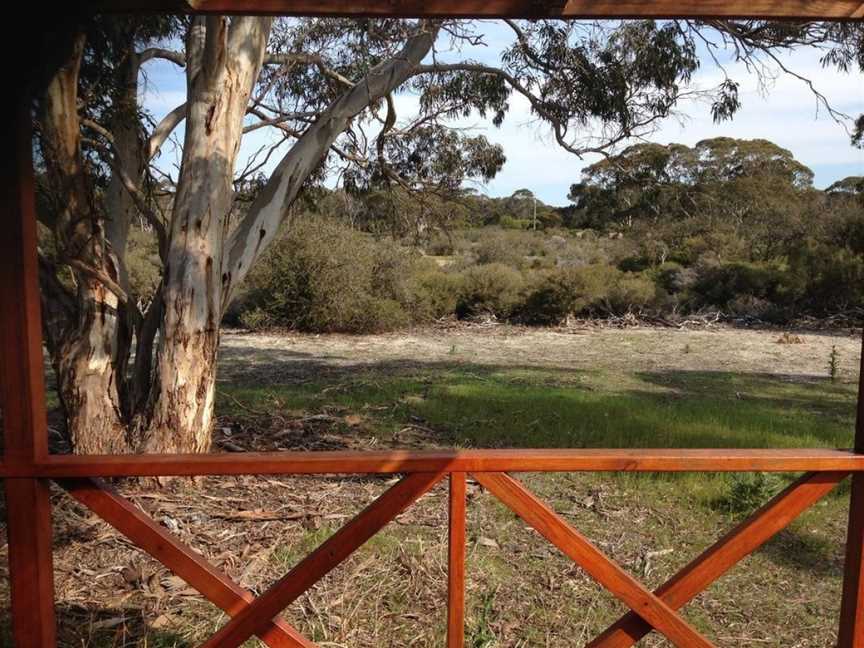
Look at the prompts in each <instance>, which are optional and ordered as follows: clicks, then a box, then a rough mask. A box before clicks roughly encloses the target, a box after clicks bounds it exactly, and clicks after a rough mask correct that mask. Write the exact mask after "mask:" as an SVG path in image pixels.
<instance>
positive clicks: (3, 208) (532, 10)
mask: <svg viewBox="0 0 864 648" xmlns="http://www.w3.org/2000/svg"><path fill="white" fill-rule="evenodd" d="M52 9H53V8H52V7H50V6H48V7H44V8H39V7H37V8H36V9H35V10H33V9H31V17H32V14H33V13H35V12H36V11H39V10H42V11H45V12H50V11H51V10H52ZM25 11H26V9H25ZM70 11H71V12H73V13H75V12H77V13H98V12H112V13H113V12H124V13H125V12H147V13H154V12H165V13H217V14H218V13H221V14H266V15H297V16H299V15H312V16H348V17H351V16H356V17H369V16H375V17H385V16H393V17H406V18H408V17H417V18H420V17H457V18H503V17H509V18H528V19H537V18H568V19H569V18H572V19H578V18H591V19H596V18H727V19H734V18H740V19H772V20H831V21H846V20H854V21H857V20H862V19H864V1H862V0H690V1H687V0H425V1H424V0H354V2H351V0H347V2H346V0H342V1H339V0H334V1H327V0H93V1H84V0H77V1H76V0H72V1H71V2H68V3H66V4H65V5H64V6H63V10H62V12H63V13H64V14H67V15H68V14H69V12H70ZM57 13H59V11H58V12H57ZM25 16H26V14H25ZM65 20H66V18H65V17H64V16H58V15H57V14H56V13H55V14H53V15H51V14H49V15H41V16H35V17H32V20H29V21H27V20H26V19H25V21H19V22H17V23H16V33H17V35H18V36H19V39H20V40H19V42H24V43H28V42H29V47H30V49H31V50H35V51H36V56H31V57H27V56H26V55H27V54H28V52H27V51H26V49H25V50H24V51H22V50H20V49H16V50H14V51H13V52H11V56H10V57H9V58H10V60H13V61H16V63H20V65H16V66H13V69H12V74H11V76H12V78H11V79H10V82H9V83H10V85H8V86H7V88H8V87H11V88H12V89H13V92H15V91H16V89H17V90H18V94H19V97H18V101H15V102H14V103H15V104H16V105H15V106H14V114H13V115H12V116H11V117H7V119H6V120H3V121H2V122H0V129H2V132H3V134H4V135H5V137H3V139H2V141H3V142H5V143H6V144H7V147H9V148H11V153H7V154H4V155H3V157H2V160H0V169H2V173H0V219H3V221H4V225H5V227H4V229H3V230H2V231H0V350H2V353H3V356H2V359H0V407H2V412H3V424H4V425H3V436H4V439H5V444H4V449H3V450H4V454H3V455H2V457H0V478H2V479H3V482H4V486H5V489H4V490H5V496H6V503H7V509H6V511H7V536H8V547H9V579H10V586H11V593H12V597H11V598H12V605H11V611H12V620H13V640H14V642H15V645H16V646H18V647H19V648H54V647H55V646H56V639H57V637H56V630H55V626H56V624H55V618H54V589H53V566H52V531H51V499H50V491H49V480H50V479H51V478H58V477H62V476H67V477H68V476H75V475H86V476H96V475H106V476H110V475H146V474H154V475H177V474H182V475H190V474H235V473H236V472H237V471H244V474H252V472H249V471H255V472H257V473H268V474H269V473H272V474H282V473H284V472H285V471H287V470H293V471H295V472H298V471H299V472H303V473H307V474H310V473H315V472H319V471H322V470H323V471H328V472H329V471H332V470H331V469H342V470H344V469H345V468H346V467H350V468H352V469H356V470H352V472H359V471H369V470H372V471H376V470H377V471H383V472H391V471H401V470H408V469H411V468H413V469H420V468H424V469H430V470H439V469H443V468H442V467H447V466H449V470H456V469H458V470H472V471H474V470H478V469H480V470H483V469H487V470H490V469H492V467H494V468H495V469H496V470H519V469H520V468H522V469H534V470H538V469H544V467H545V468H546V469H555V470H590V469H597V470H651V471H657V470H661V471H662V470H675V469H679V468H680V469H685V470H694V469H695V470H699V469H703V470H717V469H721V470H724V469H726V470H742V471H746V470H813V471H853V472H854V474H853V477H852V494H851V505H850V514H849V525H848V531H847V533H848V535H847V538H848V539H847V547H846V563H845V564H846V568H845V577H844V586H843V601H842V607H841V612H840V631H839V636H838V644H837V646H838V648H862V647H864V382H862V380H861V379H859V396H858V406H857V421H856V426H855V442H854V448H853V449H852V450H851V451H841V450H827V451H826V450H824V449H802V450H800V451H786V452H784V451H777V450H762V451H747V450H745V451H731V452H730V451H728V450H721V449H716V450H695V451H694V450H674V449H673V450H662V451H656V450H655V451H651V450H643V451H639V450H634V451H632V453H631V452H627V451H594V452H592V451H571V452H562V451H560V450H553V451H543V450H536V451H499V453H498V454H496V453H494V452H491V453H490V452H485V451H484V452H480V453H479V454H476V455H472V454H471V453H465V452H460V451H456V452H452V453H443V454H441V453H439V454H437V455H436V454H434V453H433V454H431V455H428V454H427V455H422V454H418V453H413V454H410V456H401V455H399V454H398V453H396V454H393V453H387V454H386V455H385V456H376V455H374V454H363V453H352V455H351V456H349V457H338V456H332V455H330V456H325V455H326V454H327V453H309V454H303V455H299V456H298V455H291V456H287V455H280V456H275V455H263V456H262V455H254V454H248V455H244V456H243V457H242V458H241V457H237V455H231V456H230V457H228V458H226V457H224V456H223V457H220V456H219V455H213V456H210V457H207V456H196V457H182V456H170V455H169V456H162V457H158V458H152V457H151V458H145V457H141V456H137V457H128V456H127V457H87V456H76V457H59V456H54V455H51V454H50V451H49V449H48V443H47V422H46V416H45V387H44V376H43V372H44V364H43V357H42V323H41V316H40V296H39V287H38V265H37V255H36V217H35V199H34V179H33V165H32V137H31V114H30V100H29V97H30V96H31V94H30V93H31V92H33V91H34V90H35V89H38V86H39V85H40V81H41V80H43V79H44V78H45V77H44V74H43V73H44V71H45V69H48V70H50V69H51V68H52V67H53V66H56V64H57V63H56V61H54V57H53V56H52V54H53V53H54V50H57V49H61V48H62V47H63V46H62V43H59V42H60V41H63V40H64V35H65V34H66V33H68V31H69V30H70V27H69V26H68V25H67V24H66V23H65V22H64V21H65ZM28 36H32V37H33V38H32V39H29V40H28V38H27V37H28ZM6 46H7V47H8V44H6ZM14 47H20V45H19V44H18V43H15V44H14ZM40 57H41V61H35V59H37V58H40ZM58 60H59V59H58ZM861 368H862V371H861V375H862V378H864V354H862V367H861ZM544 453H547V454H548V456H546V454H544ZM361 455H362V456H361ZM153 459H156V460H155V461H154V460H153ZM321 461H323V462H325V464H324V465H323V466H322V465H321V464H320V462H321ZM328 461H329V462H332V463H331V464H327V463H326V462H328ZM556 462H557V463H556ZM454 466H455V468H454ZM676 467H677V468H676ZM325 469H326V470H325ZM456 474H458V475H461V479H462V480H463V486H462V488H463V499H464V475H465V473H464V472H460V473H452V475H456ZM830 474H834V475H837V474H838V473H830ZM839 474H840V476H841V477H842V473H839ZM817 476H818V475H817ZM499 478H500V479H501V480H504V479H506V477H505V476H503V475H502V476H499ZM838 479H839V477H838ZM502 483H503V482H502ZM499 485H500V484H499ZM451 493H452V491H451ZM517 495H518V493H517ZM457 504H458V502H457ZM452 507H453V503H452V502H451V515H452V510H454V509H453V508H452ZM455 510H459V507H458V506H456V508H455ZM135 511H137V509H135V508H134V507H132V508H130V509H129V511H127V512H126V513H124V515H125V516H127V517H128V516H129V515H131V513H130V512H133V513H134V512H135ZM462 516H463V518H464V501H463V503H462ZM559 526H560V525H559ZM148 528H149V527H148ZM145 530H147V529H145ZM150 531H153V532H154V533H156V531H160V528H159V527H158V525H154V526H153V527H152V529H150ZM452 533H453V530H452V527H451V536H452ZM461 533H462V535H463V536H464V528H463V530H462V532H461ZM151 535H152V534H151ZM156 536H158V533H156ZM156 536H154V537H155V538H156V539H155V542H156V544H157V545H158V546H159V547H160V548H161V549H164V548H165V545H164V544H163V539H162V538H161V536H160V537H156ZM463 542H464V540H463ZM161 549H160V550H161ZM186 562H190V563H191V562H194V559H193V558H188V559H186ZM166 564H167V563H166ZM205 576H206V577H207V578H205V579H204V580H207V579H209V580H207V582H208V583H210V585H208V587H209V586H212V583H213V579H214V578H216V577H214V576H213V575H212V574H205ZM199 577H200V578H204V577H202V576H201V575H200V573H199ZM458 578H459V577H458V576H457V579H458ZM217 580H218V579H217ZM463 581H464V578H463ZM217 585H219V586H220V587H222V588H223V589H224V588H225V587H228V594H229V598H230V599H231V601H234V599H235V598H238V600H242V599H239V597H240V595H239V594H238V593H237V592H234V591H233V590H230V587H229V586H228V585H226V584H225V583H224V582H220V583H217ZM462 586H463V588H464V582H463V583H462ZM223 594H224V591H223ZM451 607H452V603H451ZM637 621H639V619H638V618H637ZM451 626H452V627H455V624H454V623H451ZM448 641H452V642H451V643H448V645H453V646H461V645H462V644H461V641H459V639H458V637H457V639H455V640H450V639H449V635H448ZM220 645H221V644H220ZM603 645H606V644H603ZM616 645H618V644H616ZM627 645H630V644H627Z"/></svg>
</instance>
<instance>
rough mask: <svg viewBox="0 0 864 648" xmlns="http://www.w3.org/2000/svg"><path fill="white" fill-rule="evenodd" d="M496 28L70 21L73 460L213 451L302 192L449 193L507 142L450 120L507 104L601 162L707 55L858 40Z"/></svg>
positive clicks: (55, 307) (722, 112)
mask: <svg viewBox="0 0 864 648" xmlns="http://www.w3.org/2000/svg"><path fill="white" fill-rule="evenodd" d="M503 26H504V27H503V28H504V29H505V30H506V31H507V32H508V33H509V34H510V37H511V42H510V44H509V45H507V46H506V47H505V48H504V49H503V51H502V52H501V55H500V60H496V61H495V62H494V63H489V62H484V61H481V60H472V59H471V58H470V57H468V56H466V55H465V54H464V52H466V51H478V48H481V47H482V46H483V44H484V30H485V29H486V25H485V24H484V23H478V22H464V21H463V22H460V21H452V20H395V19H381V20H347V19H346V20H343V19H318V18H310V19H280V20H273V19H270V18H260V17H255V18H250V17H231V18H229V17H218V16H210V17H194V18H191V19H183V20H182V21H175V22H171V23H168V24H164V23H163V24H161V25H155V26H154V25H144V24H141V23H137V22H131V21H124V20H122V19H118V18H112V19H107V20H106V19H103V20H102V21H101V22H98V23H91V24H89V25H87V26H86V28H84V29H82V30H81V32H80V33H79V34H78V36H77V37H76V39H75V41H74V46H73V47H72V48H71V49H70V52H69V56H68V58H67V60H66V62H65V65H63V66H61V67H60V69H59V70H58V71H57V72H56V74H54V76H53V77H52V78H51V79H50V81H49V83H48V85H47V90H46V91H45V92H44V94H43V95H42V96H41V97H39V98H38V109H37V130H38V134H39V152H40V159H41V165H42V169H43V170H44V180H45V182H44V185H45V192H44V194H45V201H44V202H45V208H44V209H43V210H42V217H43V224H44V228H43V245H42V250H41V258H40V263H41V267H42V270H43V271H44V272H43V277H42V281H43V289H44V293H45V295H46V303H45V309H44V310H45V314H46V328H47V330H48V335H47V338H48V340H49V347H50V351H51V354H52V358H53V363H54V366H55V368H56V372H57V376H58V386H59V390H58V391H59V394H60V397H61V400H62V404H63V407H64V408H65V412H66V417H67V428H68V432H69V436H70V438H71V441H72V443H73V446H74V448H75V450H76V451H80V452H90V453H94V452H96V453H98V452H139V451H144V452H177V451H180V452H183V451H185V452H201V451H206V450H207V449H208V447H209V445H210V438H211V430H212V427H213V412H214V399H215V384H216V383H215V380H216V378H215V377H216V356H217V349H218V346H219V323H220V319H221V317H222V314H223V313H224V311H225V309H226V307H227V306H228V305H229V303H230V302H231V299H232V297H234V296H235V295H236V293H237V288H238V286H239V285H240V284H241V283H242V282H243V280H244V278H245V277H246V276H247V274H248V273H249V271H250V269H251V268H252V267H253V266H254V265H255V263H256V262H257V261H258V260H259V259H260V258H261V256H262V254H263V253H264V252H265V250H266V249H267V247H268V245H269V244H270V243H271V242H272V241H273V239H274V237H275V236H276V235H277V232H278V231H279V230H280V228H282V227H290V225H291V219H292V214H293V213H294V211H293V210H292V209H291V207H292V204H294V202H295V201H296V200H297V199H298V196H299V195H300V194H301V192H302V190H303V189H304V187H308V186H310V185H313V184H314V183H316V182H318V181H319V180H320V179H321V178H323V177H324V176H325V175H327V174H334V173H335V174H339V175H340V177H341V178H342V181H343V183H344V186H345V187H346V188H347V189H350V190H356V191H367V190H376V191H377V190H381V188H386V187H396V188H399V190H401V191H402V192H409V193H414V194H418V193H421V192H424V191H435V192H439V193H446V192H458V191H459V190H460V188H461V187H462V186H463V184H464V183H465V182H466V181H467V180H469V179H478V180H484V179H489V178H491V177H493V176H494V175H495V174H496V173H497V172H498V170H499V169H500V168H501V166H502V164H503V163H504V153H503V151H502V150H501V148H500V147H498V146H495V145H492V144H490V142H489V141H488V140H486V139H485V138H484V137H482V136H474V135H471V134H470V133H466V132H464V131H463V130H459V129H455V128H452V127H451V125H452V124H453V121H454V120H456V119H458V118H464V117H467V116H475V118H476V117H478V116H479V117H481V118H488V119H490V120H491V122H492V123H493V124H495V125H500V124H501V123H502V121H503V120H504V119H505V117H506V115H507V113H508V111H509V110H510V108H511V106H512V105H513V103H514V98H516V97H518V98H519V100H520V101H523V102H527V104H528V105H529V106H530V110H531V113H532V115H533V117H534V118H535V119H536V120H537V121H538V122H539V123H540V124H541V125H542V126H543V127H544V128H546V129H548V131H549V132H550V133H551V136H552V138H553V139H554V141H555V142H556V144H557V145H559V146H561V147H563V148H564V149H566V150H567V151H569V152H571V153H573V154H575V155H579V156H582V155H588V154H601V155H605V154H608V153H609V152H610V151H612V150H614V148H615V147H616V146H618V145H620V144H622V143H626V142H629V141H630V140H632V139H633V138H634V137H640V136H644V135H646V134H647V133H648V132H650V131H651V129H652V128H654V127H655V126H656V125H657V124H658V123H659V122H660V121H661V120H663V119H665V118H666V117H668V116H669V115H671V114H672V113H673V112H674V110H675V107H676V105H677V104H678V102H679V101H680V100H681V99H682V98H683V97H685V96H692V95H694V94H698V93H697V91H696V90H694V89H692V88H691V86H690V81H691V78H692V76H693V74H694V73H695V72H696V70H697V69H698V67H699V65H700V57H699V48H700V47H701V48H702V50H703V52H712V53H714V52H716V51H718V50H719V49H721V48H724V47H726V48H730V51H732V52H733V56H736V57H738V58H740V59H746V60H747V61H748V62H749V63H751V64H753V65H757V66H758V65H760V64H765V63H766V62H769V63H770V61H771V59H776V60H777V61H780V62H781V63H782V60H781V59H779V58H777V57H779V55H780V54H781V53H783V52H784V51H788V50H792V49H795V48H798V47H802V46H818V47H822V48H824V53H825V60H826V64H831V65H838V66H841V67H842V66H844V65H846V66H848V65H851V64H853V63H854V62H855V60H856V59H855V56H856V52H857V51H858V50H857V49H856V47H858V46H859V45H860V41H861V28H860V25H851V24H848V25H826V24H818V23H804V24H790V23H766V22H753V21H742V22H710V23H697V22H684V21H681V22H676V21H665V22H655V21H631V22H627V21H624V22H614V23H612V22H556V21H551V20H550V21H547V20H540V21H535V22H525V21H505V22H504V23H503ZM178 44H180V45H182V47H178V46H177V45H178ZM109 55H110V57H109ZM111 57H113V58H111ZM484 58H488V57H484ZM109 59H110V60H109ZM153 59H167V60H168V61H171V62H172V63H173V64H174V65H177V66H179V67H182V68H183V70H184V72H185V80H186V84H185V85H186V97H185V101H183V102H182V103H181V104H180V105H178V106H177V107H176V108H175V109H174V110H172V111H170V112H169V113H168V114H167V116H166V117H165V118H164V119H162V120H161V121H159V122H158V123H156V122H152V121H150V120H148V118H147V115H146V114H145V113H144V112H143V111H142V109H141V106H139V105H138V103H137V101H138V99H139V97H140V94H141V93H140V92H139V88H138V84H139V80H140V79H141V78H142V72H141V70H142V66H143V69H145V70H146V65H147V63H148V61H150V60H153ZM737 90H738V85H737V82H736V81H735V80H734V79H731V78H727V79H725V80H724V82H723V83H722V84H720V85H719V86H718V87H717V88H714V89H711V90H702V91H699V93H701V94H703V95H704V96H705V97H706V98H707V99H708V100H710V102H711V105H712V110H713V112H714V114H715V116H716V118H718V119H722V118H728V117H731V116H732V115H733V114H734V112H735V111H736V109H737V108H738V105H739V99H738V94H737ZM403 97H405V98H408V100H406V101H402V100H401V98H403ZM400 106H402V107H404V106H413V108H412V109H411V110H409V111H406V110H404V109H401V110H397V108H399V107H400ZM181 123H184V127H183V136H182V144H180V149H181V153H180V159H179V164H178V168H177V170H176V176H175V175H174V174H170V177H164V176H163V175H160V173H161V171H164V169H163V170H161V171H160V170H159V169H157V168H155V167H154V165H153V164H152V160H153V157H154V155H155V154H156V153H157V152H158V151H159V150H160V148H161V147H162V146H164V144H165V142H166V140H167V138H169V137H170V136H171V134H172V133H174V132H175V129H177V127H178V125H179V124H181ZM261 128H268V129H274V131H275V132H276V133H278V135H279V138H280V141H281V142H282V143H283V146H282V147H281V148H280V149H279V151H278V153H274V152H273V151H267V152H265V153H263V154H262V157H261V158H259V161H258V162H250V163H248V164H246V165H245V166H244V168H243V169H238V164H237V163H238V155H239V150H240V145H241V142H242V141H243V138H244V136H245V135H247V134H249V133H251V132H253V131H255V130H257V129H261ZM272 155H280V156H281V160H280V161H279V162H278V164H276V165H275V168H274V170H273V171H272V172H271V173H269V174H268V176H267V177H262V178H260V181H258V182H257V187H256V191H254V192H253V193H252V195H253V198H252V199H251V201H245V200H244V201H239V200H237V196H238V195H239V194H243V195H249V192H248V191H246V188H248V186H249V183H250V181H251V180H252V179H253V177H256V176H258V175H260V173H261V171H262V169H264V168H267V165H266V164H265V161H266V160H267V159H268V156H272ZM274 159H275V158H274ZM238 189H242V191H238ZM136 218H137V219H141V220H143V221H144V222H145V223H146V224H147V227H148V228H150V229H151V230H152V231H153V232H154V235H155V236H156V238H157V240H158V247H159V256H160V261H161V265H162V276H161V281H160V283H159V286H158V289H157V290H156V293H155V295H154V296H153V298H152V300H150V301H149V302H147V301H146V300H144V299H141V296H140V295H136V294H134V291H133V290H132V288H131V287H130V282H129V280H128V272H127V269H126V259H127V254H128V241H127V235H128V232H129V226H130V223H131V222H132V221H133V220H134V219H136Z"/></svg>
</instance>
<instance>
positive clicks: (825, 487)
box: [586, 473, 846, 648]
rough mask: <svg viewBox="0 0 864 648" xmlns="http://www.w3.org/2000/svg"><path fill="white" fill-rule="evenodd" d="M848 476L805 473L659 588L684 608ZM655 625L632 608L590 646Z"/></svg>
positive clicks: (601, 647)
mask: <svg viewBox="0 0 864 648" xmlns="http://www.w3.org/2000/svg"><path fill="white" fill-rule="evenodd" d="M844 477H846V473H808V474H806V475H804V476H803V477H801V478H800V479H799V480H798V481H796V482H795V483H793V484H792V485H790V486H789V487H788V488H786V489H785V490H784V491H783V492H782V493H780V494H779V495H777V496H776V497H775V498H774V499H772V500H771V501H770V502H768V503H767V504H765V506H763V507H762V508H760V509H759V510H758V511H756V512H755V513H754V514H753V515H751V516H750V517H749V518H747V520H745V521H744V522H742V523H741V524H739V525H738V526H737V527H735V528H734V529H733V530H732V531H730V532H729V533H728V534H727V535H726V536H725V537H723V538H722V539H721V540H719V541H718V542H717V543H716V544H715V545H714V546H712V547H711V548H709V549H708V550H706V551H705V552H704V553H703V554H702V555H700V556H699V557H698V558H696V559H695V560H693V561H692V562H691V563H690V564H688V565H687V566H686V567H684V568H683V569H682V570H681V571H680V572H678V573H677V574H676V575H675V576H673V577H672V578H671V579H670V580H669V581H668V582H667V583H665V584H664V585H662V586H661V587H660V588H659V589H658V590H657V591H656V592H655V593H656V594H657V596H659V597H660V598H661V599H663V601H664V602H665V603H666V604H668V605H669V607H671V608H672V609H674V610H677V609H679V608H681V607H683V606H684V605H686V604H687V603H688V602H689V601H690V600H691V599H692V598H693V597H694V596H696V595H697V594H699V593H700V592H702V591H703V590H705V589H706V588H707V587H708V586H709V585H710V584H711V583H713V582H714V581H715V580H717V579H718V578H720V577H721V576H722V575H723V574H725V573H726V572H727V571H728V570H729V569H730V568H732V567H733V566H735V565H736V564H737V563H738V562H739V561H740V560H741V559H743V558H745V557H747V556H748V555H750V554H751V553H752V552H753V551H755V550H756V549H758V548H759V547H761V546H762V545H763V544H764V543H765V542H767V541H768V540H770V539H771V538H772V537H773V536H774V535H775V534H776V533H777V532H778V531H781V530H782V529H784V528H786V526H788V525H789V523H790V522H792V520H794V519H795V518H796V517H798V516H799V515H800V514H801V513H803V512H804V511H806V510H807V509H808V508H810V507H811V506H812V505H813V504H815V503H816V502H818V501H819V499H821V498H822V497H824V496H825V495H827V494H828V493H829V492H830V491H831V490H832V489H833V488H834V487H835V486H836V485H837V484H838V483H840V482H841V481H842V480H843V478H844ZM651 630H652V628H651V625H650V624H649V623H647V622H646V621H644V620H643V619H642V618H641V617H640V616H639V615H637V614H635V613H634V612H629V613H627V614H625V615H624V616H623V617H621V619H620V620H619V621H617V622H616V623H614V624H613V625H611V626H609V628H608V629H607V630H605V631H604V632H603V633H601V634H600V635H599V636H598V637H597V638H596V639H594V641H592V642H591V643H589V644H588V645H587V646H586V648H629V647H630V646H632V645H634V644H635V643H636V642H637V641H639V640H640V639H641V638H642V637H644V636H645V635H646V634H648V633H649V632H651Z"/></svg>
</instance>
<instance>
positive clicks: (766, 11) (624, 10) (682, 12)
mask: <svg viewBox="0 0 864 648" xmlns="http://www.w3.org/2000/svg"><path fill="white" fill-rule="evenodd" d="M77 4H78V6H79V7H81V8H82V9H86V10H90V11H93V10H95V11H107V12H127V11H148V12H152V11H160V12H172V13H177V12H180V13H215V14H271V15H286V16H301V15H305V16H399V17H406V18H408V17H457V18H777V19H804V20H823V19H824V20H856V19H860V18H861V17H862V15H864V5H862V2H861V0H689V1H688V0H353V1H352V0H349V1H348V2H344V1H343V2H335V1H332V0H96V1H83V0H82V1H79V2H78V3H77Z"/></svg>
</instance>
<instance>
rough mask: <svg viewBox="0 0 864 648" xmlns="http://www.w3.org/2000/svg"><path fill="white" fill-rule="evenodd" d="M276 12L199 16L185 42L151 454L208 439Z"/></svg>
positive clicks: (194, 447)
mask: <svg viewBox="0 0 864 648" xmlns="http://www.w3.org/2000/svg"><path fill="white" fill-rule="evenodd" d="M270 24H271V20H270V19H268V18H237V19H234V20H233V21H231V22H230V23H229V20H228V19H227V18H225V17H208V18H195V19H194V20H193V25H192V27H191V28H190V32H189V38H188V43H187V79H188V101H187V117H186V135H185V140H184V147H183V163H182V167H181V173H180V178H179V182H178V187H177V195H176V197H175V202H174V210H173V218H172V223H171V232H170V244H169V248H168V255H167V260H166V267H165V276H164V289H163V292H162V299H163V313H164V314H163V318H162V327H161V335H160V339H159V346H158V348H157V356H156V367H155V382H154V385H153V389H152V392H151V405H150V412H149V421H148V424H147V430H146V432H145V445H144V450H145V451H147V452H204V451H206V450H208V449H209V447H210V439H211V432H212V428H213V404H214V394H215V387H216V349H217V347H218V345H219V323H220V320H221V318H222V292H223V289H222V278H221V273H220V269H221V267H222V253H223V249H224V245H225V234H226V231H227V228H228V215H229V212H230V210H231V202H232V199H233V185H232V181H233V174H234V166H235V162H236V158H237V152H238V150H239V148H240V139H241V137H242V131H243V119H244V116H245V114H246V108H247V105H248V102H249V96H250V94H251V92H252V88H253V86H254V84H255V82H256V80H257V78H258V73H259V71H260V69H261V64H262V62H263V59H264V53H265V50H266V45H267V39H268V35H269V31H270Z"/></svg>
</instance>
